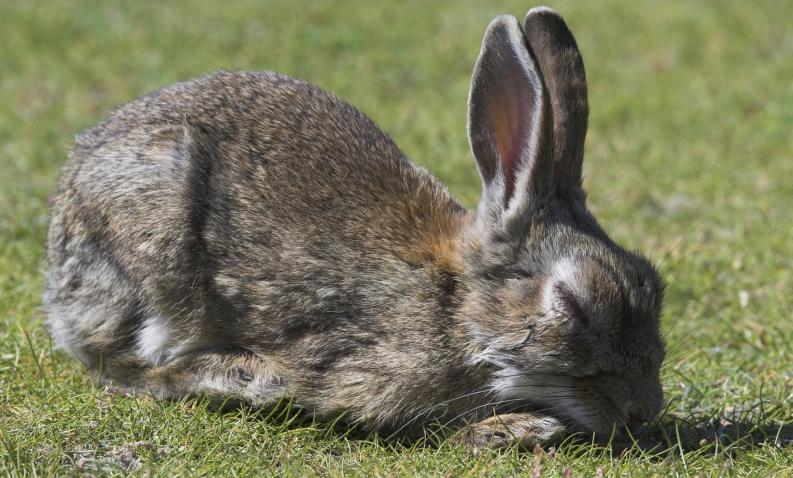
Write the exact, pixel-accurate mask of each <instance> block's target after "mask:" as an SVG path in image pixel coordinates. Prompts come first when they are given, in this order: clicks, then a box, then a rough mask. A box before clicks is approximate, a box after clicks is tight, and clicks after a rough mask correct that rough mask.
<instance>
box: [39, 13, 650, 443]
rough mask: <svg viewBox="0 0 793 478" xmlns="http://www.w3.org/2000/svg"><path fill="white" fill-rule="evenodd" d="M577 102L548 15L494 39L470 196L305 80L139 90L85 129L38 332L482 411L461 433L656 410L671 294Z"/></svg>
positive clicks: (76, 349)
mask: <svg viewBox="0 0 793 478" xmlns="http://www.w3.org/2000/svg"><path fill="white" fill-rule="evenodd" d="M586 115H587V107H586V81H585V78H584V70H583V63H582V62H581V59H580V55H579V54H578V49H577V47H576V46H575V41H574V40H573V38H572V36H571V35H570V33H569V31H568V30H567V27H566V26H565V24H564V22H563V21H562V20H561V17H559V16H558V15H557V14H555V13H554V12H552V11H551V10H549V9H546V8H539V9H534V10H532V11H530V12H529V14H528V15H527V17H526V21H525V24H524V27H523V28H521V26H520V25H519V24H518V22H517V20H516V19H515V18H514V17H509V16H502V17H498V18H496V19H495V20H494V21H493V22H492V23H491V25H490V27H489V28H488V31H487V33H486V34H485V39H484V41H483V46H482V52H481V54H480V57H479V60H478V62H477V67H476V69H475V71H474V76H473V79H472V86H471V96H470V99H469V137H470V139H471V147H472V150H473V153H474V156H475V158H476V161H477V165H478V166H479V170H480V173H481V175H482V180H483V193H482V199H481V201H480V204H479V206H478V208H477V211H475V212H472V211H468V210H466V209H464V208H463V207H461V206H460V205H459V204H458V203H457V202H456V201H455V200H454V199H453V198H452V197H451V196H450V195H449V193H448V192H447V191H446V189H445V188H444V187H443V185H442V184H440V183H439V182H438V181H437V180H436V179H435V178H433V177H432V176H431V175H430V174H429V173H427V172H426V171H424V170H423V169H421V168H419V167H417V166H415V165H413V164H412V163H410V162H409V161H408V160H407V159H406V158H405V157H404V155H403V154H402V153H401V152H400V150H399V149H398V148H397V147H396V146H395V145H394V144H393V143H392V141H391V140H390V139H389V138H388V137H387V136H386V135H385V134H384V133H382V132H381V131H380V130H379V129H378V128H377V127H376V126H375V124H374V123H372V122H371V121H370V120H369V119H368V118H366V117H365V116H364V115H363V114H361V113H360V112H358V111H357V110H355V109H354V108H352V107H351V106H349V105H347V104H345V103H344V102H342V101H341V100H339V99H338V98H336V97H334V96H332V95H330V94H328V93H326V92H323V91H321V90H320V89H318V88H316V87H314V86H312V85H310V84H308V83H305V82H302V81H299V80H295V79H292V78H289V77H286V76H283V75H280V74H277V73H249V72H219V73H215V74H212V75H210V76H207V77H204V78H201V79H197V80H193V81H189V82H185V83H178V84H175V85H172V86H169V87H166V88H163V89H161V90H159V91H156V92H154V93H151V94H149V95H146V96H143V97H141V98H138V99H137V100H135V101H133V102H131V103H129V104H127V105H125V106H123V107H121V108H119V109H118V110H116V111H114V112H113V113H111V114H110V116H109V117H108V118H107V119H106V120H105V121H104V122H102V123H101V124H99V125H98V126H95V127H94V128H91V129H89V130H87V131H86V132H84V133H83V134H81V135H80V136H79V137H78V138H77V141H76V144H75V146H74V148H73V149H72V152H71V155H70V159H69V162H68V164H67V165H66V167H65V169H64V172H63V177H62V180H61V181H60V184H59V186H58V189H57V191H56V193H55V195H54V196H53V199H52V208H51V218H50V228H49V235H48V244H49V254H48V263H49V275H48V281H47V288H46V292H45V304H46V307H47V312H48V316H49V320H48V324H49V327H50V330H51V334H52V336H53V338H54V340H55V341H56V343H57V344H58V346H60V347H62V348H64V349H65V350H67V351H68V352H70V353H71V354H73V355H74V356H76V357H78V358H79V359H80V360H81V361H82V362H84V363H85V364H86V366H87V367H88V368H89V369H90V370H91V371H92V372H94V373H95V374H96V376H97V378H98V379H99V380H101V381H105V382H110V383H113V384H114V385H115V386H117V387H119V388H122V389H126V390H128V391H131V392H143V393H151V394H154V395H155V396H157V397H162V398H178V397H181V396H185V395H198V394H203V395H208V396H210V397H212V398H215V399H217V400H225V399H234V400H240V401H245V402H249V403H253V404H256V405H267V404H271V403H273V402H275V401H276V400H279V399H280V398H282V397H293V399H294V400H295V402H296V403H298V404H299V405H300V406H302V407H304V408H306V409H308V410H311V411H313V412H314V413H317V414H319V415H335V414H339V413H344V414H346V415H347V416H348V417H350V418H351V419H354V420H358V421H360V422H362V423H364V424H366V425H368V426H370V427H372V428H374V429H379V430H381V431H386V430H405V431H408V430H411V429H416V428H418V429H420V427H421V425H423V424H426V423H427V421H428V420H431V419H436V418H438V417H446V418H448V419H449V420H451V421H452V422H453V423H456V424H462V423H464V422H469V423H470V422H474V421H476V420H483V421H481V422H479V423H474V424H473V425H472V426H471V427H470V428H468V429H467V432H466V434H465V435H464V436H465V437H466V439H467V440H468V442H469V443H470V444H471V445H472V446H475V447H481V446H486V445H488V444H490V445H499V444H506V443H508V442H511V441H514V440H518V441H520V442H522V443H524V444H532V443H544V442H546V441H547V440H549V439H551V437H556V436H558V434H559V433H562V432H564V431H565V430H571V429H582V430H589V431H597V432H608V431H610V430H611V429H612V427H613V426H615V425H616V426H617V427H618V428H621V427H622V426H624V425H628V426H631V425H634V424H635V423H638V422H641V421H642V420H647V419H650V418H652V417H653V416H654V415H655V414H656V413H657V411H658V409H659V407H660V405H661V402H662V393H661V388H660V384H659V378H658V375H659V367H660V364H661V361H662V359H663V344H662V342H661V340H660V337H659V331H658V316H659V313H660V307H661V297H662V291H663V286H662V283H661V281H660V279H659V278H658V275H657V273H656V271H655V270H654V268H653V267H652V266H651V265H650V264H649V263H648V262H647V261H646V260H645V259H643V258H641V257H640V256H639V255H637V254H633V253H630V252H627V251H625V250H624V249H622V248H620V247H619V246H617V245H616V244H614V243H613V242H612V241H611V240H609V238H608V237H607V236H606V235H605V233H604V232H603V230H602V229H601V228H600V227H599V226H598V225H597V222H596V221H595V220H594V218H593V217H592V216H591V215H590V214H589V212H588V211H587V209H586V206H585V195H584V192H583V190H582V189H581V177H580V174H581V160H582V158H583V141H584V136H585V132H586V121H587V118H586ZM509 412H514V413H509ZM455 418H456V419H457V420H452V419H455ZM505 436H509V437H510V438H509V439H504V437H505Z"/></svg>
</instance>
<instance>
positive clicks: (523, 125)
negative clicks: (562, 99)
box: [488, 67, 531, 206]
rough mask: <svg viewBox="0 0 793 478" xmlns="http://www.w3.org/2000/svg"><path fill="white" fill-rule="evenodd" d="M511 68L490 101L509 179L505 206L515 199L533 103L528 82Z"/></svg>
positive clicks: (501, 158)
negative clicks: (517, 174) (516, 180)
mask: <svg viewBox="0 0 793 478" xmlns="http://www.w3.org/2000/svg"><path fill="white" fill-rule="evenodd" d="M522 76H523V75H522V72H521V71H519V70H518V69H516V68H514V67H512V68H509V69H508V70H506V71H505V72H504V77H503V79H502V81H501V83H500V88H499V90H498V91H496V92H495V95H494V97H493V98H491V100H490V105H489V108H488V109H489V111H490V125H491V127H492V129H493V130H492V132H493V138H494V140H495V143H496V145H495V146H496V149H497V150H498V155H499V159H500V161H501V167H502V168H503V171H504V177H505V179H506V185H505V186H506V191H505V193H506V194H505V195H504V205H505V206H506V205H507V204H508V202H509V200H510V199H511V198H512V193H513V191H514V189H515V176H516V173H517V170H518V168H519V167H521V164H520V162H521V153H522V152H523V145H524V142H525V140H526V137H527V136H528V134H529V131H528V129H529V128H528V112H529V110H530V105H529V102H530V101H531V99H530V97H529V95H528V93H529V92H530V91H531V90H530V88H527V85H526V83H527V80H526V79H525V78H523V77H522Z"/></svg>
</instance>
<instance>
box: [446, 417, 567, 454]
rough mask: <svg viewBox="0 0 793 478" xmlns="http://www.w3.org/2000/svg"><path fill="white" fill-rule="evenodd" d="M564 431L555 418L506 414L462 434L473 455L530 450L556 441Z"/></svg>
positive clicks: (475, 424)
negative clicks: (485, 451) (508, 448)
mask: <svg viewBox="0 0 793 478" xmlns="http://www.w3.org/2000/svg"><path fill="white" fill-rule="evenodd" d="M566 430H567V429H566V427H565V426H564V425H563V424H562V422H560V421H559V420H557V419H556V418H553V417H549V416H547V415H539V414H535V413H509V414H504V415H496V416H494V417H491V418H488V419H486V420H482V421H481V422H477V423H473V424H471V425H469V426H468V427H466V428H465V429H463V430H462V432H461V434H462V436H461V437H460V438H462V439H463V440H464V442H465V443H466V445H468V446H469V447H471V448H472V449H473V450H474V451H477V452H478V451H481V450H483V449H485V448H503V447H506V446H509V445H511V444H513V443H514V444H517V445H518V446H521V447H526V448H532V447H534V446H535V445H540V446H544V445H547V444H550V443H553V442H555V441H557V440H559V439H560V438H561V436H562V434H563V433H564V432H565V431H566Z"/></svg>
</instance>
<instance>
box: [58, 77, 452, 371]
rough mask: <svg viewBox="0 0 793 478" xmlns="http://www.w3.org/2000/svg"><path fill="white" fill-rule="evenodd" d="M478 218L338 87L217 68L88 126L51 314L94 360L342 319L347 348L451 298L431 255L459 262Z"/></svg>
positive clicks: (156, 354)
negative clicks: (438, 282)
mask: <svg viewBox="0 0 793 478" xmlns="http://www.w3.org/2000/svg"><path fill="white" fill-rule="evenodd" d="M464 218H465V212H464V210H463V209H462V208H461V207H460V206H459V205H458V204H457V203H456V202H455V201H454V200H453V199H451V198H450V197H449V195H448V194H447V193H446V190H445V189H444V188H443V187H442V186H441V185H440V183H438V182H437V181H436V180H435V179H434V178H433V177H432V176H430V175H429V174H427V173H426V172H424V171H423V170H421V169H420V168H417V167H416V166H414V165H413V164H412V163H410V162H409V161H408V160H406V159H405V158H404V156H403V155H402V153H401V152H400V151H399V149H398V148H397V147H396V146H395V145H394V144H393V143H392V141H391V140H390V139H389V138H388V137H387V136H386V135H385V134H384V133H382V132H381V131H380V130H379V129H378V128H377V127H376V126H375V125H374V124H373V123H372V122H371V121H370V120H369V119H368V118H366V117H365V116H364V115H363V114H361V113H360V112H358V111H357V110H355V109H354V108H352V107H350V106H348V105H347V104H345V103H343V102H342V101H340V100H338V99H337V98H335V97H333V96H331V95H329V94H327V93H325V92H323V91H322V90H320V89H318V88H316V87H314V86H312V85H310V84H308V83H305V82H301V81H298V80H294V79H291V78H288V77H285V76H282V75H279V74H276V73H233V72H220V73H216V74H214V75H211V76H208V77H205V78H202V79H199V80H195V81H191V82H186V83H180V84H176V85H173V86H170V87H167V88H164V89H162V90H159V91H157V92H154V93H152V94H150V95H147V96H144V97H141V98H139V99H137V100H135V101H133V102H131V103H129V104H128V105H126V106H124V107H122V108H120V109H118V110H116V111H114V112H113V113H112V114H111V115H110V116H109V117H108V119H107V120H106V121H105V122H103V123H101V124H100V125H98V126H96V127H94V128H92V129H90V130H88V131H86V132H85V133H83V134H82V135H81V136H79V137H78V139H77V142H76V145H75V147H74V149H73V150H72V154H71V158H70V161H69V163H68V165H67V167H66V169H65V172H64V176H63V179H62V181H61V183H60V185H59V188H58V191H57V192H56V195H55V197H54V198H53V208H52V217H51V225H50V231H49V244H50V249H49V267H50V273H49V281H48V288H47V292H46V296H45V300H46V302H47V305H48V308H49V316H50V325H51V328H52V330H53V335H54V336H55V339H56V341H58V342H60V343H61V345H65V346H66V348H67V349H69V350H71V351H72V352H73V353H75V354H76V355H78V356H80V357H81V358H83V360H84V361H86V362H88V363H89V364H90V363H92V362H93V361H94V360H95V357H97V356H98V355H99V354H104V355H106V356H110V355H113V354H122V355H124V356H125V357H129V356H135V357H137V359H140V360H143V362H144V363H145V362H147V361H148V362H149V363H150V364H159V363H162V362H167V361H168V360H171V359H173V358H174V357H175V356H176V355H178V354H181V353H187V352H189V351H190V350H192V349H196V348H207V347H222V346H224V345H225V344H232V343H233V344H240V345H245V346H246V347H249V348H258V349H267V348H270V349H272V348H273V347H274V345H273V344H276V343H282V344H283V343H287V342H289V341H294V340H297V339H299V338H301V337H302V336H304V335H306V334H311V333H316V332H318V331H325V332H327V331H331V330H336V331H337V332H338V334H339V337H340V339H339V340H338V341H337V343H338V346H339V347H341V348H344V347H345V343H346V344H348V342H349V340H350V338H351V337H352V338H355V337H357V338H358V339H360V341H361V343H364V342H366V341H367V340H370V339H371V340H374V339H372V338H371V337H370V339H367V338H365V337H363V336H365V335H366V334H367V333H370V332H371V330H369V329H367V327H370V326H371V324H378V327H380V328H381V329H382V330H381V331H382V333H387V329H388V326H387V325H385V326H381V325H379V322H380V320H381V319H382V318H385V317H386V316H387V315H388V314H389V313H392V314H393V313H395V311H396V310H400V313H406V314H410V313H411V311H414V309H426V308H427V307H436V306H438V304H435V303H434V302H433V295H438V296H440V295H442V294H435V292H436V291H434V290H433V287H435V282H434V279H433V278H428V277H426V275H427V273H426V270H425V268H419V267H417V266H418V265H419V264H425V263H427V262H428V261H429V262H437V263H438V267H439V270H448V269H449V268H453V267H455V266H454V262H455V258H454V251H453V250H452V249H453V245H452V244H451V243H452V241H453V240H454V238H455V237H456V236H457V235H458V232H459V228H460V227H461V226H460V225H461V223H462V221H463V220H464ZM103 274H104V275H103ZM103 291H104V292H103ZM417 294H418V295H421V296H422V298H420V299H419V300H418V301H415V300H413V299H415V297H414V296H415V295H417ZM400 308H401V309H400ZM87 309H91V310H87ZM122 310H123V311H125V312H123V313H122V312H119V311H122ZM422 311H424V310H422ZM392 317H393V315H392ZM163 318H167V320H163ZM362 320H364V321H366V320H368V321H369V323H370V324H369V325H367V324H363V325H362V324H361V321H362ZM163 324H167V325H163ZM393 327H403V325H393ZM421 329H422V326H418V327H416V330H415V331H412V332H411V334H413V333H415V334H417V335H419V334H423V333H425V332H426V331H422V330H421ZM367 330H369V332H367ZM345 341H346V342H345ZM348 345H349V344H348ZM395 346H396V345H395ZM332 349H333V347H331V350H332ZM331 353H332V351H331ZM308 358H310V359H311V360H316V359H317V357H316V354H315V355H313V356H311V357H308ZM308 358H307V359H308Z"/></svg>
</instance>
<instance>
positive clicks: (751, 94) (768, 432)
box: [0, 0, 793, 476]
mask: <svg viewBox="0 0 793 478" xmlns="http://www.w3.org/2000/svg"><path fill="white" fill-rule="evenodd" d="M550 5H551V6H553V7H555V8H556V9H557V10H558V11H560V12H561V13H562V14H563V15H564V16H565V18H566V19H567V21H568V23H569V25H570V26H571V29H572V30H573V32H574V33H575V35H576V37H577V39H578V44H579V46H580V49H581V51H582V53H583V55H584V60H585V63H586V66H587V76H588V80H589V87H590V90H589V91H590V106H591V112H592V114H591V117H590V130H589V135H588V138H587V144H586V161H585V175H586V179H585V185H586V187H587V189H588V191H589V200H590V204H591V206H592V208H593V210H594V211H595V213H596V215H597V216H598V217H599V218H600V220H601V221H602V223H603V225H604V226H605V227H606V229H607V230H608V231H610V233H611V234H612V236H613V237H614V238H615V239H616V240H618V241H619V242H621V243H623V244H625V245H627V246H629V247H631V248H636V249H640V250H642V251H644V252H646V253H648V254H649V255H650V256H651V257H652V259H653V260H654V261H656V262H657V263H659V264H661V270H662V271H663V275H664V277H665V279H666V280H667V281H668V291H667V299H666V308H665V313H664V317H663V329H664V331H665V333H666V335H667V340H668V343H669V349H670V350H669V356H668V360H667V362H666V364H665V366H664V369H663V378H664V384H665V389H666V394H667V400H668V406H667V410H666V412H665V413H664V415H663V416H662V417H661V418H660V419H659V421H658V423H656V424H651V425H650V426H648V427H647V429H646V431H645V432H644V435H643V436H641V437H640V438H639V443H638V444H637V445H635V446H631V447H628V448H624V447H619V448H618V447H611V448H609V447H599V446H592V445H589V444H587V443H580V442H579V443H573V442H570V443H566V444H564V445H562V446H561V447H559V448H558V449H556V450H553V451H552V452H550V453H546V454H544V455H540V456H538V455H535V454H533V453H531V452H528V453H526V452H520V451H519V450H507V451H501V452H492V453H491V452H488V453H484V454H482V455H479V456H474V455H472V454H471V453H469V452H468V451H466V450H465V449H462V448H459V447H456V446H455V445H453V444H452V443H449V442H443V443H440V444H434V445H428V444H426V443H417V444H408V445H399V444H391V443H383V442H382V441H380V440H378V439H377V438H376V437H371V436H363V437H358V436H355V437H353V436H346V435H345V434H344V433H343V432H342V431H340V430H336V429H332V428H329V427H327V426H323V425H318V424H311V423H302V424H300V423H296V422H293V421H290V420H289V419H288V418H284V417H283V416H280V417H279V416H269V415H268V414H267V413H253V412H250V411H246V410H237V411H231V412H224V413H221V412H216V411H212V410H208V409H207V407H206V406H205V405H204V404H203V403H201V402H200V401H186V402H180V403H158V402H154V401H151V400H147V399H145V398H137V399H133V398H124V397H120V396H116V395H112V394H107V393H105V392H104V391H103V390H100V389H97V388H95V387H93V386H92V384H91V383H90V381H89V380H88V379H87V377H86V375H85V374H84V372H83V370H82V369H81V367H80V366H79V365H78V364H77V363H76V362H75V361H74V360H72V359H70V358H68V357H67V356H66V355H65V354H63V353H61V352H58V351H53V350H52V348H51V344H50V341H49V339H48V337H47V333H46V330H45V329H44V327H43V319H44V317H43V313H42V311H41V308H40V293H41V284H42V277H43V270H44V264H43V257H44V253H45V240H44V236H45V228H46V223H47V197H48V195H49V193H50V191H51V189H52V187H53V185H54V183H55V181H56V179H57V177H58V174H59V171H60V168H61V166H62V165H63V163H64V161H65V159H66V154H67V150H68V148H69V146H70V143H71V141H72V138H73V136H74V135H75V134H76V133H77V132H78V131H80V130H82V129H83V128H86V127H88V126H91V125H92V124H94V123H96V122H98V121H100V120H101V119H102V118H103V117H104V115H105V114H106V113H107V112H108V111H109V110H110V109H112V108H113V107H115V106H118V105H121V104H123V103H125V102H127V101H129V100H131V99H132V98H134V97H135V96H137V95H140V94H143V93H146V92H148V91H150V90H153V89H155V88H158V87H161V86H163V85H166V84H168V83H171V82H174V81H178V80H184V79H188V78H191V77H195V76H198V75H201V74H204V73H207V72H211V71H213V70H216V69H220V68H225V69H250V70H277V71H281V72H283V73H287V74H289V75H292V76H296V77H300V78H303V79H306V80H309V81H312V82H314V83H316V84H318V85H320V86H321V87H323V88H325V89H327V90H330V91H333V92H334V93H336V94H337V95H339V96H341V97H342V98H344V99H346V100H347V101H348V102H350V103H352V104H353V105H356V106H357V107H359V108H360V109H361V110H363V111H364V112H365V113H366V114H368V115H369V116H370V117H372V118H373V119H374V120H375V121H376V122H377V123H378V124H380V125H381V127H382V128H383V129H384V130H385V131H387V132H388V133H389V134H390V135H392V136H393V137H394V139H395V140H396V142H397V143H398V144H399V145H400V146H401V147H402V148H403V150H404V151H405V152H406V153H407V155H408V156H409V157H410V158H412V159H413V160H414V161H416V162H418V163H420V164H423V165H425V166H427V167H428V168H429V169H430V170H431V171H432V172H434V173H435V174H436V175H437V176H439V177H440V178H441V179H442V180H443V181H444V182H445V183H446V184H448V186H449V188H450V189H451V190H452V192H453V193H454V194H455V195H456V196H457V197H459V198H460V199H461V200H462V201H463V202H464V203H465V204H466V205H468V206H473V205H474V204H475V202H476V199H477V196H478V193H479V180H478V176H477V173H476V170H475V167H474V163H473V160H472V158H471V157H470V153H469V150H468V145H467V140H466V137H465V114H466V97H467V90H468V82H469V78H470V73H471V70H472V66H473V63H474V60H475V58H476V54H477V53H478V51H479V42H480V40H481V37H482V33H483V31H484V28H485V26H486V25H487V23H488V22H489V20H490V19H491V18H492V17H494V16H495V15H497V14H499V13H513V14H515V15H519V16H522V15H523V14H524V13H525V12H526V11H527V10H528V8H530V7H532V6H534V5H533V4H528V3H523V2H514V1H512V2H492V3H488V2H481V1H474V0H469V1H462V2H432V3H430V2H426V3H425V2H369V1H357V2H353V1H346V2H330V1H328V2H325V1H322V2H278V3H276V2H265V1H259V0H247V1H234V2H219V1H218V2H203V1H198V2H194V1H187V0H178V1H171V2H148V1H142V2H133V1H126V2H100V1H75V0H62V1H57V2H56V1H50V2H44V1H30V0H24V1H17V0H0V32H2V41H0V474H2V475H6V474H11V475H51V474H72V473H75V474H76V473H80V472H89V473H94V474H124V473H136V474H141V475H147V474H151V475H160V476H162V475H166V476H167V475H185V476H193V475H198V474H206V475H217V474H222V475H266V474H275V473H279V474H286V475H296V476H304V475H326V474H327V475H341V474H359V475H362V476H372V475H383V476H391V475H401V474H404V475H412V474H432V475H435V474H437V475H446V476H462V475H470V476H482V475H493V476H502V475H511V474H515V475H518V474H531V473H536V472H538V471H539V472H541V473H542V475H543V476H545V475H547V476H554V475H561V474H565V473H572V475H573V476H595V475H598V474H604V475H606V476H608V475H621V474H632V475H646V474H658V475H666V474H681V475H684V474H705V475H711V476H717V475H747V476H772V475H774V476H785V475H787V476H791V475H793V444H791V442H792V441H793V132H792V131H791V129H793V128H792V127H793V6H791V4H790V2H788V1H787V0H762V1H755V2H751V3H747V2H739V1H730V0H725V1H719V2H688V1H666V2H649V1H648V2H636V1H631V0H605V1H599V2H589V1H577V2H574V1H560V2H551V3H550ZM568 470H569V471H568Z"/></svg>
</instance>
